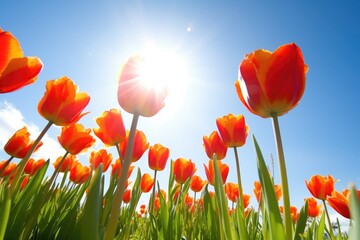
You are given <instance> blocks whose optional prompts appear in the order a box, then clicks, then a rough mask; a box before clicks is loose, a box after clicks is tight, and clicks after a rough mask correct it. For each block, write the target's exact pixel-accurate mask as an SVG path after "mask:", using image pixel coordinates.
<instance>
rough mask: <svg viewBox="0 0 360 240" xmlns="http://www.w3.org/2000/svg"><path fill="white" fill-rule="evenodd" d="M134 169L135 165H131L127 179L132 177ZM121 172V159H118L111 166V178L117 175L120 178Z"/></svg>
mask: <svg viewBox="0 0 360 240" xmlns="http://www.w3.org/2000/svg"><path fill="white" fill-rule="evenodd" d="M134 168H135V166H134V165H130V167H129V171H128V175H127V178H129V177H130V175H131V173H132V171H133V170H134ZM120 172H121V161H120V159H116V161H115V163H113V164H111V176H113V175H114V174H117V177H120Z"/></svg>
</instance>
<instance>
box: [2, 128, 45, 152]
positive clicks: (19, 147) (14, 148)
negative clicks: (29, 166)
mask: <svg viewBox="0 0 360 240" xmlns="http://www.w3.org/2000/svg"><path fill="white" fill-rule="evenodd" d="M33 143H34V141H30V133H29V132H28V130H27V128H26V127H23V128H21V129H20V130H18V131H16V132H15V133H14V135H13V136H12V137H11V138H10V139H9V140H8V141H7V143H6V144H5V146H4V150H5V152H6V153H7V154H9V155H10V156H12V157H15V158H24V157H25V155H26V154H27V153H28V151H29V150H30V148H31V147H32V145H33ZM42 144H43V143H42V142H40V143H39V144H38V145H37V146H36V148H35V150H34V152H35V151H36V150H37V149H38V148H39V147H41V146H42Z"/></svg>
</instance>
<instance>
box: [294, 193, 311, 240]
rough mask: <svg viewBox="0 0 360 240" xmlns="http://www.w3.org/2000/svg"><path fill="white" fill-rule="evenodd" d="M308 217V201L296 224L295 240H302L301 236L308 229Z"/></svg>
mask: <svg viewBox="0 0 360 240" xmlns="http://www.w3.org/2000/svg"><path fill="white" fill-rule="evenodd" d="M307 217H308V201H307V200H306V202H305V205H304V206H303V207H302V208H301V210H300V214H299V218H298V220H297V223H296V228H295V236H294V240H301V234H303V233H304V230H305V227H306V221H307Z"/></svg>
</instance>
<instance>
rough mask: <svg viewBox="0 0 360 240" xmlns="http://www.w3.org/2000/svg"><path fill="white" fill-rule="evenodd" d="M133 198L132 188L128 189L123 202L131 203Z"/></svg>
mask: <svg viewBox="0 0 360 240" xmlns="http://www.w3.org/2000/svg"><path fill="white" fill-rule="evenodd" d="M130 200H131V190H130V189H126V190H125V192H124V196H123V202H124V203H129V202H130Z"/></svg>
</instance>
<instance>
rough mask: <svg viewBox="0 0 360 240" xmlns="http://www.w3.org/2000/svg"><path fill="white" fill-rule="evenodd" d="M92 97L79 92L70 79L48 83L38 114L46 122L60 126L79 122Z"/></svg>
mask: <svg viewBox="0 0 360 240" xmlns="http://www.w3.org/2000/svg"><path fill="white" fill-rule="evenodd" d="M89 101H90V96H89V95H88V94H87V93H85V92H78V88H77V86H76V85H75V83H74V82H73V81H72V80H71V79H70V78H68V77H61V78H58V79H57V80H49V81H47V82H46V91H45V94H44V96H43V97H42V99H41V100H40V102H39V104H38V112H39V113H40V115H41V116H42V117H43V118H45V119H46V120H48V121H50V122H52V123H54V124H55V125H59V126H66V125H70V124H72V123H75V122H77V121H78V120H79V119H80V118H81V117H82V116H84V115H85V114H86V113H82V111H83V110H84V108H85V107H86V106H87V105H88V103H89Z"/></svg>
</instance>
